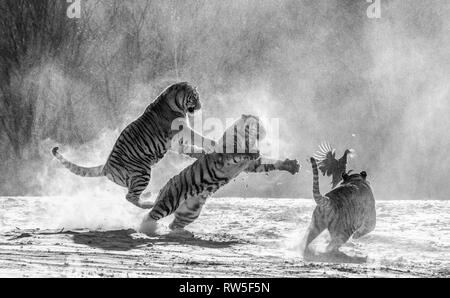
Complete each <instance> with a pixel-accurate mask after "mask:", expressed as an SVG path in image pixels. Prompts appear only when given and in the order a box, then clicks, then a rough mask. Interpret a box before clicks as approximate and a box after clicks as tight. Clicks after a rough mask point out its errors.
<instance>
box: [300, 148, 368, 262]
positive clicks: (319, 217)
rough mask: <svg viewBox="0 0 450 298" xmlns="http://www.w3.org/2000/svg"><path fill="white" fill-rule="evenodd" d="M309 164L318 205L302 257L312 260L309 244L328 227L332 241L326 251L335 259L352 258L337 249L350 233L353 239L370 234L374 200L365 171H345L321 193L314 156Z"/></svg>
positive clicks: (312, 255) (307, 234)
mask: <svg viewBox="0 0 450 298" xmlns="http://www.w3.org/2000/svg"><path fill="white" fill-rule="evenodd" d="M311 165H312V170H313V196H314V200H315V202H316V204H317V206H316V208H315V209H314V212H313V216H312V219H311V224H310V226H309V228H308V231H307V233H306V243H305V250H304V258H305V259H314V254H313V253H312V252H311V250H310V249H309V248H308V246H309V244H310V243H311V242H312V241H313V240H314V239H315V238H316V237H317V236H318V235H319V234H320V233H321V232H322V231H323V230H325V229H328V231H329V232H330V235H331V241H330V243H329V244H328V247H327V253H328V254H329V255H330V256H332V257H333V258H337V259H343V260H348V259H352V258H349V257H348V256H347V255H345V254H343V253H341V252H340V251H339V248H340V247H341V246H342V245H343V244H344V243H345V242H347V240H348V239H349V238H350V236H352V235H353V238H354V239H357V238H359V237H362V236H364V235H366V234H368V233H370V232H371V231H373V229H374V228H375V224H376V212H375V199H374V196H373V193H372V189H371V187H370V184H369V182H368V181H367V180H366V177H367V174H366V172H364V171H363V172H361V173H359V174H350V172H351V171H349V172H348V173H344V174H343V175H342V179H343V181H342V183H341V184H340V185H339V186H338V187H336V188H335V189H333V190H332V191H330V192H328V193H327V194H326V195H324V196H322V195H321V194H320V190H319V171H318V170H317V163H316V160H315V159H314V158H313V157H311ZM353 259H354V260H356V259H355V258H353ZM358 261H365V259H364V258H363V260H361V259H358Z"/></svg>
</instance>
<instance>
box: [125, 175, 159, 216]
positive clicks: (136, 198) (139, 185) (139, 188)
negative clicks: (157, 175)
mask: <svg viewBox="0 0 450 298" xmlns="http://www.w3.org/2000/svg"><path fill="white" fill-rule="evenodd" d="M149 182H150V174H147V173H142V174H141V175H136V176H133V177H131V178H130V181H129V183H128V193H127V195H126V199H127V201H128V202H130V203H132V204H133V205H135V206H137V207H139V208H143V209H150V208H152V207H153V203H141V202H140V197H141V194H142V192H143V191H144V190H145V188H146V187H147V186H148V184H149Z"/></svg>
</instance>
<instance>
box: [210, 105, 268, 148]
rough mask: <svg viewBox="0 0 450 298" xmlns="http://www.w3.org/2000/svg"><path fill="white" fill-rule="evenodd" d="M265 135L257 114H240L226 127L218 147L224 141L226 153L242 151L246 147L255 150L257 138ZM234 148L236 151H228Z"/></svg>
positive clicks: (221, 145) (221, 146) (259, 138)
mask: <svg viewBox="0 0 450 298" xmlns="http://www.w3.org/2000/svg"><path fill="white" fill-rule="evenodd" d="M265 137H266V130H265V128H264V126H263V125H262V123H261V121H260V120H259V118H258V117H257V116H253V115H245V114H242V115H241V117H240V118H239V119H238V120H236V121H235V122H234V123H233V124H232V125H231V126H230V127H228V128H227V129H226V130H225V132H224V134H223V136H222V138H221V140H220V141H219V144H218V145H217V146H219V147H220V148H223V144H224V142H226V151H224V152H226V153H244V152H246V149H248V150H249V151H250V152H251V151H257V148H256V146H257V145H258V144H257V142H258V140H262V139H264V138H265ZM235 145H236V149H237V150H238V152H234V151H230V150H234V148H235Z"/></svg>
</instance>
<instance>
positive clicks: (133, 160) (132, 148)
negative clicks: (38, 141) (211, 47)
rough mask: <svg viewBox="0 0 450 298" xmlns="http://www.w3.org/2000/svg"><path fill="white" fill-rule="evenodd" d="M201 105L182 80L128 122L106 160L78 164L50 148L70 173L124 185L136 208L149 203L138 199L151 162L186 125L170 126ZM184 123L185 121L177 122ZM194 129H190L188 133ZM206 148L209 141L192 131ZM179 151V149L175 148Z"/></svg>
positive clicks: (209, 145)
mask: <svg viewBox="0 0 450 298" xmlns="http://www.w3.org/2000/svg"><path fill="white" fill-rule="evenodd" d="M200 108H201V104H200V99H199V95H198V93H197V90H196V89H195V88H193V87H192V86H191V85H189V84H188V83H186V82H182V83H177V84H173V85H171V86H169V87H168V88H166V89H165V90H164V91H163V92H162V93H161V94H160V95H159V96H158V97H157V98H156V100H155V101H153V102H152V103H151V104H150V105H149V106H148V107H147V108H146V109H145V111H144V113H143V114H142V115H141V116H140V117H139V118H138V119H136V120H135V121H133V122H132V123H130V124H129V125H128V126H127V127H126V128H125V129H124V130H123V131H122V132H121V134H120V136H119V138H118V139H117V141H116V143H115V145H114V147H113V149H112V151H111V153H110V155H109V157H108V159H107V161H106V163H105V164H104V165H100V166H97V167H90V168H86V167H81V166H78V165H76V164H74V163H72V162H70V161H68V160H66V159H65V158H64V157H63V156H62V155H61V154H60V153H59V152H58V147H55V148H53V150H52V153H53V155H54V156H55V157H56V158H57V159H58V160H59V161H60V162H61V163H62V164H63V165H64V166H65V167H66V168H67V169H69V170H70V171H71V172H72V173H74V174H76V175H78V176H83V177H99V176H106V177H108V178H109V179H110V180H111V181H113V182H115V183H117V184H118V185H120V186H123V187H126V188H128V193H127V195H126V199H127V200H128V201H129V202H131V203H133V204H134V205H136V206H138V207H140V208H151V207H152V205H148V204H146V203H140V202H139V199H140V196H141V194H142V192H143V191H144V189H145V188H146V187H147V185H148V184H149V181H150V174H151V167H152V166H153V165H155V164H156V163H157V162H158V161H159V160H160V159H161V158H163V156H164V154H165V153H166V152H167V150H168V149H170V148H171V143H172V138H173V137H174V136H175V135H176V134H177V133H178V132H179V131H180V130H181V127H183V126H184V127H183V128H184V129H189V128H188V126H187V125H183V126H180V127H179V130H174V129H173V127H172V126H173V123H175V122H174V121H176V120H180V119H185V118H186V115H187V114H193V113H194V112H195V111H198V110H199V109H200ZM181 123H185V122H183V121H182V122H181ZM192 133H194V132H193V131H191V134H192ZM196 137H197V138H198V139H201V140H202V144H203V145H206V146H205V147H204V148H206V149H207V150H208V152H209V151H212V150H213V149H212V148H213V141H211V140H208V139H206V138H203V136H200V135H198V134H197V135H196ZM177 151H178V152H180V151H181V150H177Z"/></svg>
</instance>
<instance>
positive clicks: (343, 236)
mask: <svg viewBox="0 0 450 298" xmlns="http://www.w3.org/2000/svg"><path fill="white" fill-rule="evenodd" d="M330 234H331V241H330V243H329V244H328V246H327V253H326V254H325V255H324V256H323V257H322V258H323V261H324V262H332V263H357V264H360V263H365V262H366V261H367V257H358V256H349V255H347V254H345V253H343V252H341V251H340V250H339V248H340V247H341V246H342V245H343V244H345V243H346V242H347V241H348V239H349V238H350V235H348V233H344V232H341V233H336V232H334V233H330Z"/></svg>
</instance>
